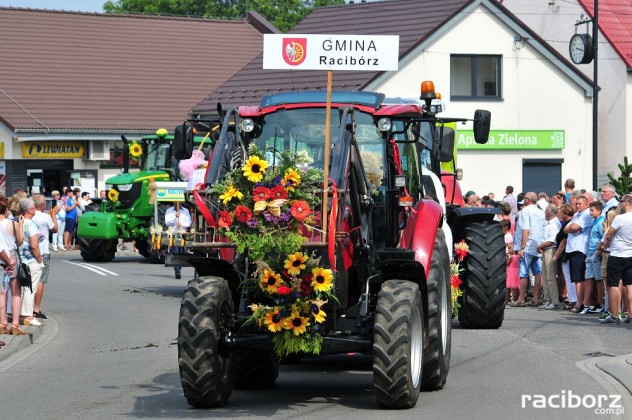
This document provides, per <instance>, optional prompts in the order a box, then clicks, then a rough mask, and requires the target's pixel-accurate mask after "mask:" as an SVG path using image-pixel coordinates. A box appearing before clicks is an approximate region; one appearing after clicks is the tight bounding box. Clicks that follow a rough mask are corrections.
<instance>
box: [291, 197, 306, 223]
mask: <svg viewBox="0 0 632 420" xmlns="http://www.w3.org/2000/svg"><path fill="white" fill-rule="evenodd" d="M290 212H291V213H292V216H294V218H295V219H296V220H298V221H299V222H301V221H303V220H305V219H306V218H307V216H309V214H310V213H311V209H310V208H309V204H307V202H306V201H302V200H297V201H295V202H293V203H292V206H291V207H290Z"/></svg>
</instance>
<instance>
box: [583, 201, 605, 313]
mask: <svg viewBox="0 0 632 420" xmlns="http://www.w3.org/2000/svg"><path fill="white" fill-rule="evenodd" d="M589 207H590V210H589V211H590V217H592V218H593V220H594V222H593V224H592V228H591V230H590V236H589V238H588V252H587V253H586V275H585V277H586V284H585V289H584V302H583V303H584V308H583V309H582V311H581V312H580V313H582V314H587V313H588V312H591V313H597V312H600V311H601V308H602V307H603V298H604V293H605V289H604V286H603V282H602V281H601V257H600V256H599V255H597V245H599V241H600V240H601V238H602V237H603V233H604V232H603V221H604V216H603V215H602V214H601V211H602V210H603V204H602V203H601V201H593V202H592V203H590V204H589ZM595 284H597V304H596V305H595V306H590V298H591V295H592V292H593V288H594V285H595Z"/></svg>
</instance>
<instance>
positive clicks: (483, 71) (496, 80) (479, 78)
mask: <svg viewBox="0 0 632 420" xmlns="http://www.w3.org/2000/svg"><path fill="white" fill-rule="evenodd" d="M501 58H502V57H501V56H499V55H451V56H450V99H453V100H459V99H476V100H481V99H483V100H485V99H494V100H498V99H501V92H502V90H501V87H502V86H501V83H500V80H501V79H500V63H501Z"/></svg>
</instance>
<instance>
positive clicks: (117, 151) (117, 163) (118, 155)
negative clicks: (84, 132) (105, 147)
mask: <svg viewBox="0 0 632 420" xmlns="http://www.w3.org/2000/svg"><path fill="white" fill-rule="evenodd" d="M123 147H124V145H123V142H122V141H115V142H110V150H109V159H107V160H104V161H102V162H101V165H100V167H101V168H122V167H123ZM128 147H129V145H128ZM129 167H130V168H139V167H140V165H139V160H138V159H134V158H133V157H132V156H130V161H129Z"/></svg>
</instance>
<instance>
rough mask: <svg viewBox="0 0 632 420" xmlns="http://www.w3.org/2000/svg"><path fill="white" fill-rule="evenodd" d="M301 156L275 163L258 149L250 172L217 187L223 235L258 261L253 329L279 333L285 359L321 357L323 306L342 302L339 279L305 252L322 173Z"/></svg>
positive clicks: (276, 339)
mask: <svg viewBox="0 0 632 420" xmlns="http://www.w3.org/2000/svg"><path fill="white" fill-rule="evenodd" d="M308 162H309V161H308V160H307V159H306V158H305V156H304V155H302V154H300V153H292V152H281V153H277V155H276V157H275V158H274V159H273V160H272V161H270V158H269V157H268V159H266V158H265V155H264V153H263V152H262V151H261V150H260V149H258V148H257V147H255V146H251V147H250V148H249V157H248V159H247V161H246V162H245V164H244V165H243V167H241V168H237V169H235V170H233V171H231V172H229V173H228V174H227V176H226V177H225V178H224V180H223V181H222V182H221V183H218V184H216V185H214V186H213V194H214V196H215V197H216V200H215V205H216V206H217V210H218V211H217V213H216V217H217V219H218V220H217V224H218V233H219V234H220V235H224V236H225V237H227V238H228V239H230V240H231V241H232V242H234V243H235V246H236V248H237V252H239V253H241V254H244V253H246V254H247V255H248V256H249V258H250V260H251V261H256V269H255V271H254V273H253V278H250V279H247V280H246V281H245V282H244V287H245V288H247V289H248V290H249V292H250V293H251V296H252V297H253V299H252V302H255V303H252V304H251V305H250V310H251V311H252V313H251V315H250V317H249V318H248V319H247V323H250V324H255V325H257V326H258V327H259V328H261V329H264V330H265V331H268V332H270V333H272V343H273V345H274V348H275V352H276V353H277V354H278V355H279V356H286V355H288V354H291V353H299V352H302V353H314V354H318V353H319V352H320V348H321V343H322V339H323V336H322V334H321V331H322V323H323V322H325V320H326V318H327V313H326V312H325V309H324V305H325V304H326V303H327V302H330V301H332V300H333V301H335V297H334V296H333V294H332V291H333V287H334V275H333V273H332V271H331V270H330V269H329V268H326V267H322V266H320V260H319V258H317V257H316V256H315V255H308V254H307V253H305V252H302V251H301V246H302V244H303V241H304V240H305V236H304V233H305V232H306V231H309V230H310V229H311V226H314V225H315V224H316V223H317V222H318V218H319V217H318V212H317V211H315V209H319V205H320V202H321V198H320V194H319V190H321V189H322V182H323V173H322V171H320V170H318V169H313V168H308V167H307V166H306V165H307V164H308Z"/></svg>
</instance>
